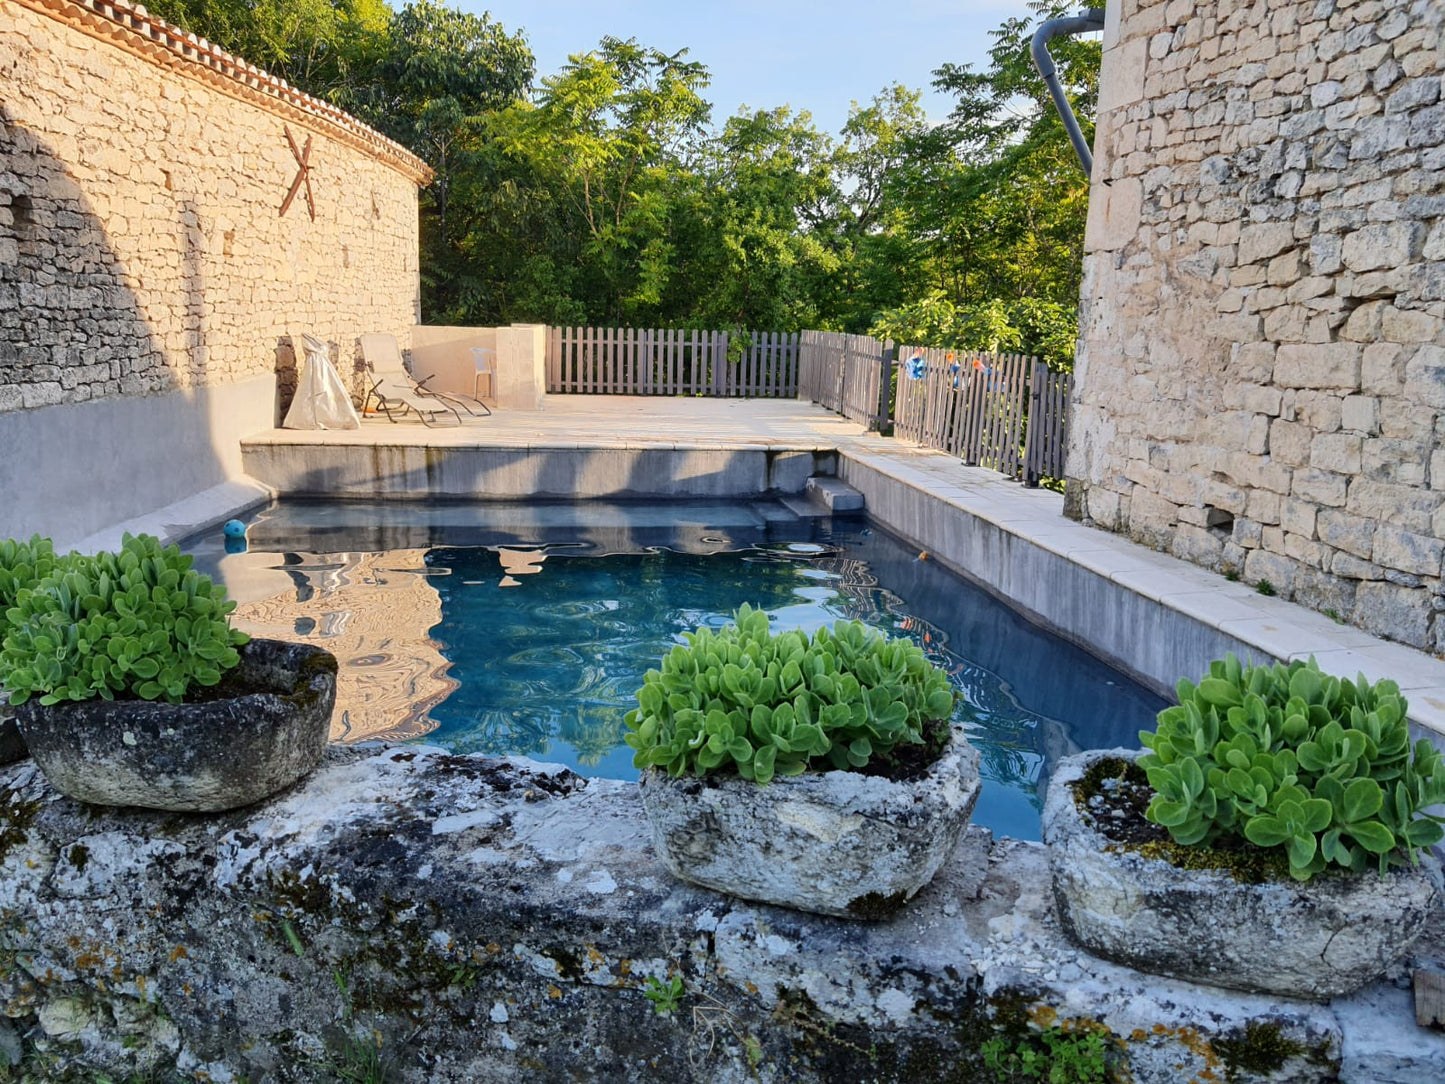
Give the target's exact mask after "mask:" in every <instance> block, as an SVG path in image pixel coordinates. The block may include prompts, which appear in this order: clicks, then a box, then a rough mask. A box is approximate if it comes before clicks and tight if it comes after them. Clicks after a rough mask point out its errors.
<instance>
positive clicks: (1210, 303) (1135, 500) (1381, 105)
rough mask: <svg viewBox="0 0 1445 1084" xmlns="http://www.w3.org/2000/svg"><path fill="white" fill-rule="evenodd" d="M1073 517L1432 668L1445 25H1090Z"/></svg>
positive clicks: (1439, 626)
mask: <svg viewBox="0 0 1445 1084" xmlns="http://www.w3.org/2000/svg"><path fill="white" fill-rule="evenodd" d="M1104 46H1105V53H1104V67H1103V71H1102V75H1101V92H1100V102H1099V115H1098V130H1097V134H1096V139H1095V154H1096V160H1095V167H1094V178H1093V188H1092V193H1091V203H1090V212H1089V214H1090V217H1089V225H1088V233H1087V243H1086V255H1085V262H1084V287H1083V310H1082V313H1081V327H1080V341H1079V358H1078V365H1077V370H1076V373H1077V395H1076V401H1075V407H1074V410H1073V413H1072V416H1071V424H1072V427H1073V428H1072V436H1071V447H1070V453H1069V460H1068V469H1067V474H1068V478H1069V485H1068V500H1067V507H1068V509H1069V511H1070V514H1073V515H1077V516H1082V517H1084V518H1085V519H1086V520H1087V521H1091V522H1093V523H1094V524H1096V525H1097V526H1099V527H1102V528H1105V529H1107V530H1113V531H1121V532H1125V533H1127V534H1128V535H1130V536H1131V537H1133V538H1135V539H1137V540H1138V541H1140V542H1143V543H1146V544H1149V545H1152V546H1155V547H1157V548H1159V549H1165V550H1168V551H1170V552H1172V553H1174V554H1175V555H1177V556H1180V557H1183V558H1187V559H1189V560H1191V561H1194V562H1196V563H1198V564H1202V565H1205V566H1207V567H1210V568H1214V569H1218V570H1219V571H1221V572H1224V573H1228V574H1234V575H1238V576H1240V577H1241V578H1242V579H1244V580H1246V581H1248V582H1250V583H1258V582H1259V581H1262V580H1264V581H1268V583H1269V584H1270V585H1271V586H1273V588H1274V589H1275V590H1276V591H1278V593H1279V594H1281V595H1283V596H1285V597H1291V598H1294V599H1296V600H1297V601H1299V602H1302V603H1304V604H1306V605H1309V606H1313V607H1315V608H1316V609H1320V610H1324V611H1326V612H1331V611H1332V612H1333V613H1334V614H1335V615H1338V617H1339V618H1340V619H1342V620H1349V621H1353V622H1354V623H1356V624H1358V625H1361V626H1363V627H1364V628H1367V629H1369V630H1370V631H1372V632H1374V633H1377V634H1380V635H1384V636H1388V637H1391V638H1394V639H1397V640H1400V641H1403V642H1405V643H1409V644H1413V645H1415V646H1417V647H1422V648H1427V649H1430V650H1433V651H1437V652H1438V651H1441V650H1442V649H1445V620H1441V619H1439V618H1438V617H1437V614H1438V613H1439V611H1440V610H1441V609H1442V608H1445V601H1442V597H1441V596H1442V585H1441V562H1442V557H1445V414H1442V408H1445V97H1442V74H1445V4H1441V3H1440V2H1439V0H1355V2H1350V0H1249V2H1246V0H1109V5H1108V8H1107V26H1106V30H1105V41H1104Z"/></svg>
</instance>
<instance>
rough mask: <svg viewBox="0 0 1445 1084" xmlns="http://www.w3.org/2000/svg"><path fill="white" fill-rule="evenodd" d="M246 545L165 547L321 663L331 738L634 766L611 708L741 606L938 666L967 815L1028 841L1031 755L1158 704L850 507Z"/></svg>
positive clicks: (481, 517)
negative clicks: (843, 622) (898, 649)
mask: <svg viewBox="0 0 1445 1084" xmlns="http://www.w3.org/2000/svg"><path fill="white" fill-rule="evenodd" d="M248 535H249V549H248V550H247V552H244V553H237V554H227V553H225V552H224V550H223V549H222V545H221V540H220V538H219V535H217V536H215V537H209V536H208V537H206V538H202V539H198V540H195V541H194V542H193V543H192V544H191V545H189V546H188V547H187V548H188V549H189V550H190V551H191V552H193V553H194V554H195V555H196V557H197V563H198V565H199V566H200V567H201V568H202V569H203V570H205V571H208V572H210V573H212V574H213V575H216V576H218V578H220V579H221V580H222V581H223V582H224V583H225V584H226V586H227V588H228V590H229V591H230V592H231V594H232V596H233V597H235V598H236V599H237V600H238V602H239V606H238V609H237V615H236V616H237V621H238V623H239V624H240V625H241V627H243V628H246V629H247V630H248V631H250V632H252V633H254V634H259V635H269V636H277V637H280V638H285V639H300V640H307V641H310V642H316V643H319V644H322V645H323V646H326V647H328V648H329V649H330V650H332V651H333V652H335V653H336V654H337V657H338V659H339V660H340V662H341V666H342V672H341V676H340V682H339V690H338V705H337V713H336V717H335V719H334V721H333V732H332V737H333V739H334V740H338V741H360V740H365V739H368V738H387V739H392V740H419V741H425V742H428V743H430V744H436V745H441V746H445V747H446V748H449V749H452V750H454V751H457V752H478V753H489V754H509V753H515V754H522V755H526V756H531V757H535V758H537V759H540V760H547V761H554V762H560V763H564V764H567V765H568V766H569V767H571V768H573V769H574V770H576V771H578V772H580V773H581V774H583V775H592V776H607V777H612V778H624V779H628V778H636V774H637V773H636V769H634V768H633V767H632V751H631V750H630V749H628V748H627V747H626V746H625V745H624V744H622V735H623V733H624V728H623V724H622V716H623V714H624V713H625V712H626V711H627V710H629V709H630V708H631V707H632V706H634V704H635V700H634V693H635V691H636V689H637V687H638V686H639V685H640V683H641V680H642V675H643V673H644V671H646V670H647V669H648V667H650V666H654V665H656V662H657V659H658V658H659V657H660V656H661V655H662V653H663V652H664V651H665V650H667V649H668V648H669V647H670V646H671V645H672V644H673V643H676V642H678V641H679V640H680V638H681V634H682V633H683V632H686V631H690V630H691V629H693V628H696V627H697V626H699V625H703V624H707V625H714V626H715V625H721V624H723V623H725V622H726V621H727V620H728V618H729V615H730V614H731V613H732V611H733V610H734V609H736V607H737V606H739V605H740V604H741V603H743V602H748V603H751V604H753V605H754V606H760V607H761V608H763V609H765V610H767V611H768V612H769V614H770V615H771V617H772V619H773V621H774V624H775V626H776V627H778V628H806V629H812V628H816V627H818V626H819V625H823V624H831V623H832V622H833V621H834V620H837V619H839V618H855V617H856V618H860V619H861V620H863V621H865V622H867V623H868V624H870V625H872V626H874V627H876V628H878V629H880V630H882V631H884V632H886V633H888V634H889V635H895V636H908V637H910V638H912V639H913V640H915V641H916V642H917V643H919V644H920V646H922V647H923V649H924V651H925V652H926V653H927V654H928V655H929V656H930V657H931V658H932V659H933V661H935V662H936V663H938V664H939V665H940V666H943V667H944V668H945V669H946V670H947V671H948V673H949V675H950V677H951V679H952V680H953V682H954V685H955V687H956V688H957V689H958V691H959V694H960V696H959V700H958V705H957V708H956V714H955V718H956V720H957V722H958V723H959V724H960V725H962V726H963V727H965V728H966V730H967V733H968V735H969V738H970V740H972V741H973V742H974V744H975V745H977V746H978V748H979V750H980V753H981V755H982V760H983V769H982V770H983V774H984V778H985V784H984V788H983V793H982V795H981V797H980V799H979V804H978V807H977V809H976V811H975V813H974V820H975V822H976V823H980V824H983V825H986V826H988V827H990V828H993V829H994V830H995V831H996V832H998V833H1000V834H1007V835H1012V836H1015V837H1018V838H1025V839H1036V838H1038V831H1039V829H1038V810H1039V808H1040V805H1041V802H1042V796H1043V791H1044V786H1045V784H1046V782H1047V779H1048V774H1049V770H1050V766H1051V765H1052V764H1053V763H1054V762H1055V761H1056V760H1057V758H1059V757H1061V756H1064V755H1067V754H1068V753H1071V752H1075V751H1077V750H1079V749H1084V748H1102V747H1109V746H1114V745H1120V744H1123V745H1130V746H1132V745H1136V744H1137V742H1138V737H1137V735H1138V731H1139V730H1140V729H1141V728H1150V727H1152V725H1153V721H1154V716H1155V714H1156V713H1157V712H1158V711H1159V709H1160V708H1162V707H1163V706H1164V702H1163V701H1162V700H1161V699H1160V698H1159V697H1157V696H1156V695H1154V694H1153V693H1151V692H1149V691H1148V690H1146V689H1144V688H1143V687H1142V686H1139V685H1138V684H1136V683H1135V682H1133V681H1131V680H1130V679H1128V678H1127V677H1125V676H1124V675H1122V674H1120V673H1119V672H1117V671H1115V670H1113V669H1111V668H1110V667H1108V666H1107V665H1105V664H1104V663H1102V662H1100V661H1099V660H1097V659H1095V658H1094V657H1092V656H1091V655H1089V654H1088V653H1086V652H1084V651H1082V650H1081V649H1079V648H1077V647H1075V646H1073V645H1071V644H1068V643H1066V642H1064V641H1062V640H1060V639H1058V638H1056V637H1054V636H1052V635H1050V634H1048V633H1047V632H1045V631H1043V630H1042V629H1040V628H1038V627H1037V626H1035V625H1033V624H1031V623H1030V622H1028V621H1027V620H1025V619H1024V618H1023V617H1022V616H1020V615H1019V614H1018V613H1016V612H1015V611H1013V610H1011V609H1010V608H1009V607H1008V606H1006V605H1004V604H1003V603H1001V602H999V601H998V600H997V599H995V598H993V597H992V596H990V595H988V594H987V593H986V592H984V591H982V590H980V589H979V588H977V587H975V586H973V585H972V584H970V583H968V582H967V581H965V580H963V579H961V578H960V577H958V576H956V575H954V574H953V573H952V572H950V571H949V570H948V569H946V568H943V567H941V566H940V565H938V563H937V562H935V561H931V560H929V559H928V556H927V555H926V554H920V553H918V552H917V551H916V550H914V549H912V548H910V547H908V546H907V545H905V544H904V543H903V542H901V541H899V540H898V539H897V538H895V537H894V536H892V535H890V534H889V533H887V532H886V531H884V530H882V529H881V528H879V527H878V525H876V524H874V523H872V522H871V521H869V520H867V519H866V518H842V517H839V518H832V519H827V518H824V519H813V518H807V517H799V516H797V515H795V514H793V513H792V512H791V511H789V510H788V509H787V508H785V507H784V506H782V505H780V504H774V503H770V502H753V503H747V504H707V503H684V502H679V503H673V504H667V505H620V504H603V503H597V502H588V503H585V504H557V505H547V504H542V505H530V506H524V505H514V504H480V505H476V504H473V505H463V504H411V503H407V504H372V503H364V502H325V503H319V502H318V503H311V502H294V503H283V504H280V505H276V506H274V507H272V508H271V509H268V510H267V511H265V512H262V513H259V514H258V515H256V516H255V517H253V520H252V522H251V524H250V528H249V532H248Z"/></svg>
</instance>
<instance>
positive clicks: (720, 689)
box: [625, 604, 954, 784]
mask: <svg viewBox="0 0 1445 1084" xmlns="http://www.w3.org/2000/svg"><path fill="white" fill-rule="evenodd" d="M687 640H688V643H687V646H685V647H684V646H682V645H678V646H677V647H674V648H673V649H672V651H671V652H670V653H668V654H667V655H666V656H664V657H663V660H662V668H661V669H660V670H649V671H648V672H647V674H646V676H645V678H644V681H643V686H642V688H641V689H640V690H639V691H638V693H637V702H638V707H637V708H636V709H634V710H633V711H631V712H629V713H628V714H627V717H626V719H625V722H626V725H627V728H628V731H629V733H628V734H627V739H626V740H627V744H628V745H630V746H631V747H632V748H633V749H635V750H636V751H637V752H636V755H635V756H634V757H633V763H634V764H635V765H636V766H637V767H639V768H661V769H664V770H666V771H667V773H668V774H669V775H672V776H674V777H677V776H681V775H684V774H693V775H705V774H707V773H710V772H729V771H735V772H736V773H737V774H738V775H741V776H742V777H743V778H744V779H750V780H753V781H754V782H756V783H760V784H766V783H768V782H769V781H770V780H772V779H773V777H774V776H792V775H799V774H801V773H802V772H803V771H805V770H806V769H808V768H810V767H812V768H817V767H831V768H840V769H857V768H863V767H865V766H866V765H867V764H868V763H869V761H870V759H871V758H873V757H887V756H889V755H890V754H892V753H893V752H894V751H895V750H896V749H897V748H898V747H899V746H900V745H908V744H914V745H918V744H924V743H925V742H926V741H927V735H925V732H924V728H925V725H926V724H927V723H928V722H929V721H933V720H944V719H947V718H948V716H949V714H950V712H951V711H952V710H953V699H954V694H953V690H952V688H951V687H950V686H949V682H948V677H947V675H946V674H944V673H943V672H942V671H941V670H939V669H938V668H937V667H934V666H932V665H931V664H930V663H929V662H928V660H927V658H926V657H925V656H924V654H923V651H922V650H921V649H920V648H919V647H918V646H917V645H915V644H912V643H910V642H908V641H907V640H901V639H898V640H887V639H885V638H884V637H883V636H882V635H881V634H879V633H878V632H876V631H873V630H871V629H869V628H868V627H867V626H866V625H864V624H863V623H862V622H861V621H839V622H837V623H836V624H835V625H834V626H833V628H832V630H829V629H826V628H822V629H819V630H818V631H817V632H815V633H814V634H813V635H812V637H809V636H808V635H807V634H806V633H803V632H797V631H792V632H783V633H779V634H778V635H776V636H775V635H773V634H772V632H771V631H770V629H769V628H768V615H767V614H766V613H765V612H763V611H762V610H754V609H752V608H751V607H750V606H748V605H746V604H744V605H743V606H742V607H741V608H740V609H739V610H738V611H737V614H736V621H735V623H733V624H731V625H728V626H726V627H725V628H723V629H721V630H719V631H716V632H714V631H712V630H710V629H706V628H704V629H699V630H698V631H697V632H695V633H690V634H689V635H688V637H687Z"/></svg>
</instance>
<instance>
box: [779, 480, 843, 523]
mask: <svg viewBox="0 0 1445 1084" xmlns="http://www.w3.org/2000/svg"><path fill="white" fill-rule="evenodd" d="M780 500H781V502H782V504H783V506H784V507H785V508H787V509H788V511H790V512H792V513H793V514H794V515H798V516H803V517H805V518H811V517H819V516H833V515H842V514H847V513H852V514H855V515H856V514H859V513H861V512H862V511H863V494H861V493H859V492H858V491H857V490H856V489H854V488H853V487H852V486H850V485H849V484H848V483H847V482H844V481H840V480H839V479H837V478H834V477H831V476H825V475H816V474H815V475H814V476H813V477H811V478H809V479H808V480H807V482H805V483H804V485H803V492H802V495H801V496H796V497H792V496H789V497H782V498H780Z"/></svg>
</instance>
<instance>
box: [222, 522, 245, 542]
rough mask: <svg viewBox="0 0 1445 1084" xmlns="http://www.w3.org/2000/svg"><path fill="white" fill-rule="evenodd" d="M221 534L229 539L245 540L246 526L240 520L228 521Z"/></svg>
mask: <svg viewBox="0 0 1445 1084" xmlns="http://www.w3.org/2000/svg"><path fill="white" fill-rule="evenodd" d="M221 533H222V534H224V535H225V536H226V537H227V538H245V537H246V525H245V524H244V523H242V522H241V521H240V520H239V519H231V520H227V521H226V525H225V526H224V527H222V528H221Z"/></svg>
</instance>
